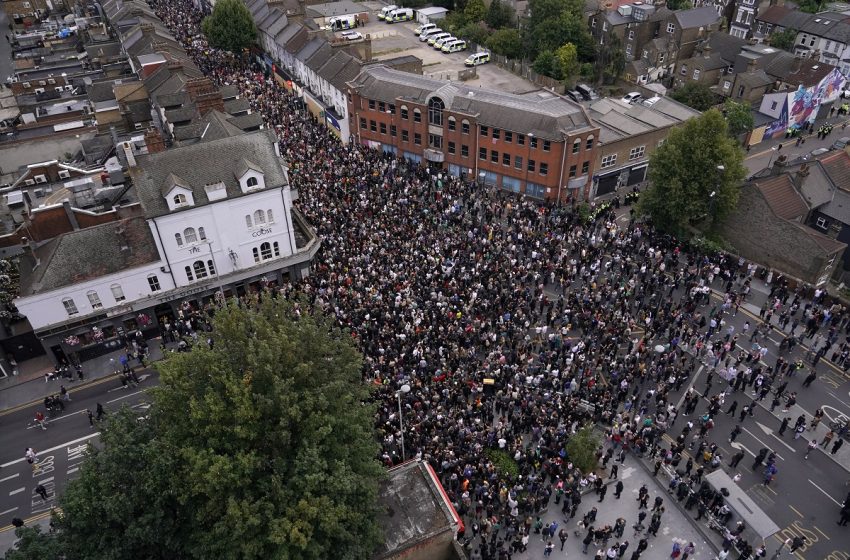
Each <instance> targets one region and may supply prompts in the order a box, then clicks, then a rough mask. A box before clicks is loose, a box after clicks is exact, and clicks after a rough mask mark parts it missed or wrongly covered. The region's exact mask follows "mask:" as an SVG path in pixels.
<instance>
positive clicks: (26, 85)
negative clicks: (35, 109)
mask: <svg viewBox="0 0 850 560" xmlns="http://www.w3.org/2000/svg"><path fill="white" fill-rule="evenodd" d="M22 85H23V86H24V88H25V89H29V87H30V83H29V82H24V83H23V84H22Z"/></svg>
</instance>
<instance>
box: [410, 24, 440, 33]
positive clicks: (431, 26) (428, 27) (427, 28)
mask: <svg viewBox="0 0 850 560" xmlns="http://www.w3.org/2000/svg"><path fill="white" fill-rule="evenodd" d="M432 29H437V24H436V23H426V24H424V25H420V26H419V27H417V28H416V29H414V30H413V33H414V34H415V35H422V34H423V33H427V32H428V31H431V30H432Z"/></svg>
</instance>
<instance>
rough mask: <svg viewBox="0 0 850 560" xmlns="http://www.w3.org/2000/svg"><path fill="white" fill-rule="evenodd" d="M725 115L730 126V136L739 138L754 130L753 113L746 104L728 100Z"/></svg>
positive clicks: (724, 108) (724, 106) (725, 104)
mask: <svg viewBox="0 0 850 560" xmlns="http://www.w3.org/2000/svg"><path fill="white" fill-rule="evenodd" d="M723 115H724V116H725V117H726V122H727V123H728V124H729V134H731V135H732V136H733V137H737V136H739V135H741V134H743V133H745V132H747V131H750V130H752V129H753V124H754V119H753V112H752V110H750V107H749V106H748V105H746V104H745V103H738V102H737V101H732V100H731V99H727V100H726V103H724V104H723Z"/></svg>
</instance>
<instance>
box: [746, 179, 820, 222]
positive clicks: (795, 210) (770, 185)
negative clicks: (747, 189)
mask: <svg viewBox="0 0 850 560" xmlns="http://www.w3.org/2000/svg"><path fill="white" fill-rule="evenodd" d="M754 186H755V187H756V189H758V191H759V192H760V193H761V194H762V196H763V197H764V199H765V200H766V201H767V204H768V206H770V209H771V210H773V213H774V214H776V215H777V216H779V217H780V218H784V219H786V220H797V219H798V218H801V217H803V216H805V215H806V214H807V213H808V212H809V207H808V205H806V202H805V201H804V200H803V197H801V196H800V193H798V192H797V189H796V188H794V183H793V182H792V181H791V178H790V177H789V176H788V175H777V176H776V177H770V178H768V179H764V180H761V181H757V182H756V183H754Z"/></svg>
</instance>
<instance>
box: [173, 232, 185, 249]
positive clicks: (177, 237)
mask: <svg viewBox="0 0 850 560" xmlns="http://www.w3.org/2000/svg"><path fill="white" fill-rule="evenodd" d="M174 241H176V242H177V246H178V247H182V246H183V236H182V235H180V234H179V233H175V234H174Z"/></svg>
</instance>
